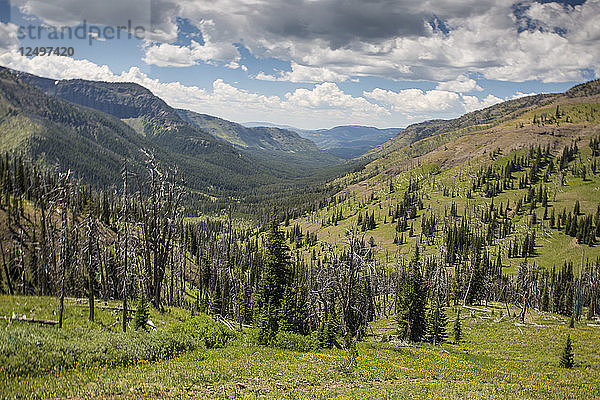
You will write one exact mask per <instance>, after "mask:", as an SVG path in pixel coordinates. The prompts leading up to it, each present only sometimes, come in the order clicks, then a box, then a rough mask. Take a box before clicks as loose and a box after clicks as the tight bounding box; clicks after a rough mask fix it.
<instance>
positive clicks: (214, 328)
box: [0, 316, 233, 376]
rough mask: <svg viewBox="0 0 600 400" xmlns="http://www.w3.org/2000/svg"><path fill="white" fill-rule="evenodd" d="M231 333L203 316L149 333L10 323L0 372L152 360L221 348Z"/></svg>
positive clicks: (0, 347)
mask: <svg viewBox="0 0 600 400" xmlns="http://www.w3.org/2000/svg"><path fill="white" fill-rule="evenodd" d="M232 337H233V334H232V333H231V332H229V331H227V330H226V329H225V328H224V327H222V326H221V325H218V324H217V323H216V322H214V321H212V320H211V319H210V318H208V317H205V316H197V317H194V318H192V319H190V320H187V321H185V322H183V323H181V324H179V325H177V326H175V327H173V328H170V329H167V330H163V331H160V330H159V331H152V332H146V331H144V330H139V331H135V330H130V331H129V332H127V333H123V332H112V331H104V330H101V329H99V328H98V329H95V328H92V329H90V328H89V327H87V328H83V327H78V328H70V329H66V328H65V329H62V330H59V329H56V328H53V327H38V326H31V325H20V324H14V325H12V326H11V327H10V328H8V329H4V330H0V371H4V372H5V373H6V375H9V376H16V375H20V376H22V375H39V374H43V373H45V371H48V370H52V369H54V368H57V369H58V368H67V369H68V368H75V367H77V366H94V365H107V364H111V365H126V364H128V363H135V362H139V361H142V360H147V361H155V360H159V359H164V358H170V357H173V356H175V355H177V354H180V353H182V352H185V351H190V350H195V349H199V348H212V347H223V346H225V345H226V344H227V342H228V341H229V340H230V339H231V338H232Z"/></svg>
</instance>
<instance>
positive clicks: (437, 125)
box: [365, 94, 558, 159]
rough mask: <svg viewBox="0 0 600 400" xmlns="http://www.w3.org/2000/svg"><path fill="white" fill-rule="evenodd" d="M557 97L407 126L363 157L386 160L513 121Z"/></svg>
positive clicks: (526, 100)
mask: <svg viewBox="0 0 600 400" xmlns="http://www.w3.org/2000/svg"><path fill="white" fill-rule="evenodd" d="M557 96H558V95H556V94H540V95H535V96H527V97H521V98H519V99H515V100H510V101H506V102H504V103H500V104H496V105H493V106H491V107H488V108H485V109H483V110H478V111H473V112H471V113H468V114H465V115H463V116H461V117H459V118H456V119H452V120H431V121H425V122H421V123H418V124H414V125H410V126H408V127H407V128H406V129H404V130H402V131H401V132H400V133H399V134H398V135H396V136H395V137H394V138H392V139H390V140H388V141H387V142H385V143H383V144H381V145H380V146H377V147H376V148H374V149H372V150H371V151H369V152H367V153H366V154H365V157H366V158H369V159H373V158H377V157H382V156H385V155H386V154H389V153H392V152H394V151H396V150H399V149H401V148H402V147H404V146H407V145H409V144H411V143H414V142H416V141H418V140H421V139H424V138H426V137H429V136H436V135H442V134H449V133H452V134H453V135H454V136H458V135H462V134H465V133H468V132H474V131H480V130H482V129H486V128H490V127H493V126H496V125H498V124H501V123H502V122H504V121H508V120H510V119H513V118H515V117H517V116H519V115H521V114H523V113H524V112H526V111H527V110H528V109H530V108H532V107H537V106H542V105H544V104H549V103H550V102H552V101H553V99H555V98H556V97H557Z"/></svg>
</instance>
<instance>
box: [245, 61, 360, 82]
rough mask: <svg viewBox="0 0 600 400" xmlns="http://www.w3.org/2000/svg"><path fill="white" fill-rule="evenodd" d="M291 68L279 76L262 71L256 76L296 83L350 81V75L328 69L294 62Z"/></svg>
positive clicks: (261, 78)
mask: <svg viewBox="0 0 600 400" xmlns="http://www.w3.org/2000/svg"><path fill="white" fill-rule="evenodd" d="M291 67H292V70H291V71H285V72H280V73H279V74H277V75H268V74H265V73H264V72H262V71H261V72H259V73H258V74H257V75H256V76H255V79H258V80H263V81H288V82H296V83H318V82H343V81H345V80H347V79H349V76H348V75H342V74H339V73H337V72H334V71H332V70H330V69H328V68H323V67H307V66H304V65H299V64H296V63H294V62H292V64H291Z"/></svg>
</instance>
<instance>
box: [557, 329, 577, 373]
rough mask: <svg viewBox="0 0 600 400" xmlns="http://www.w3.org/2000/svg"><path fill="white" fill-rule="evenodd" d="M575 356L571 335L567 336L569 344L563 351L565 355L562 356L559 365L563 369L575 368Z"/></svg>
mask: <svg viewBox="0 0 600 400" xmlns="http://www.w3.org/2000/svg"><path fill="white" fill-rule="evenodd" d="M574 358H575V357H574V355H573V347H572V346H571V335H569V336H567V344H566V345H565V348H564V350H563V353H562V354H561V356H560V361H559V363H558V365H559V366H560V367H561V368H573V364H574V363H575V360H574Z"/></svg>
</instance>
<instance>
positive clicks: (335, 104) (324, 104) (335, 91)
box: [285, 82, 389, 115]
mask: <svg viewBox="0 0 600 400" xmlns="http://www.w3.org/2000/svg"><path fill="white" fill-rule="evenodd" d="M285 99H286V103H287V104H286V106H288V107H290V108H291V109H294V108H296V107H301V108H306V109H332V110H350V111H352V112H353V113H355V114H367V115H368V114H370V113H375V114H384V115H386V114H389V111H387V110H386V109H385V108H383V107H381V106H378V105H376V104H373V103H370V102H369V101H367V100H366V99H365V98H362V97H353V96H351V95H349V94H346V93H344V92H343V91H342V90H340V88H339V87H338V86H337V85H336V84H335V83H333V82H325V83H321V84H319V85H316V86H315V87H314V89H312V90H308V89H296V90H295V91H294V92H292V93H287V94H286V95H285Z"/></svg>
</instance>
